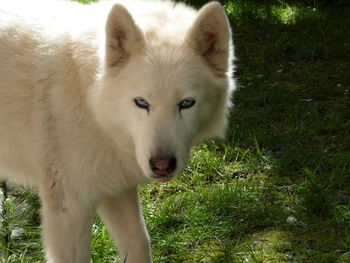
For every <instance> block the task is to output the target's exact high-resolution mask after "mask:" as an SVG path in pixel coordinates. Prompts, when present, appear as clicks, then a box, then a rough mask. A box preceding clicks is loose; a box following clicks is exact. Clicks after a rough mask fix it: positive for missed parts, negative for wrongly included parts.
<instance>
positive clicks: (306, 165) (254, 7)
mask: <svg viewBox="0 0 350 263" xmlns="http://www.w3.org/2000/svg"><path fill="white" fill-rule="evenodd" d="M235 3H238V4H235ZM248 3H249V4H245V6H243V7H242V8H241V9H240V4H242V2H239V1H238V2H236V1H234V2H232V3H227V5H228V7H229V8H228V10H229V12H230V10H231V14H230V16H231V19H232V26H233V35H234V40H235V46H236V56H237V58H238V60H237V63H236V64H237V74H236V76H237V79H238V83H239V87H240V88H239V90H238V91H237V92H236V94H235V96H234V103H235V108H234V109H233V111H232V115H231V124H230V130H229V133H228V134H229V141H232V143H233V144H235V145H239V147H242V148H249V149H252V150H254V149H255V150H256V148H257V145H259V149H260V150H261V149H264V152H263V153H262V155H265V156H268V155H270V156H273V158H274V159H275V160H276V162H275V165H274V167H273V169H272V170H271V171H270V174H269V178H268V179H267V180H270V182H271V184H272V185H275V186H277V187H280V188H281V189H282V188H285V187H289V189H290V194H291V195H292V199H293V204H291V206H292V208H291V209H293V210H295V211H296V213H295V214H298V217H299V218H300V219H301V221H302V222H301V223H300V225H299V227H295V225H294V226H291V225H293V222H289V223H292V224H282V225H281V226H274V225H272V224H271V225H270V227H271V228H273V232H274V231H275V230H276V229H279V230H280V231H282V232H284V233H285V235H284V236H285V238H287V239H289V242H290V244H291V246H292V247H294V251H295V252H293V253H298V255H294V254H293V253H292V252H290V254H288V253H286V259H285V260H286V261H288V255H290V256H291V257H292V258H294V260H298V261H297V262H342V261H337V260H341V259H340V258H341V256H343V257H344V262H346V261H345V260H348V259H349V258H347V259H345V257H346V255H348V253H349V245H350V243H349V240H350V238H349V230H350V224H349V219H350V217H349V213H350V210H349V205H348V204H349V190H350V161H349V160H350V153H349V149H350V132H349V131H350V97H349V96H350V95H349V89H350V86H349V83H350V44H349V43H350V18H349V16H348V13H349V12H350V6H346V5H335V6H330V7H319V8H314V7H308V6H305V5H302V4H297V5H288V4H283V3H281V2H279V4H277V5H272V4H261V3H260V4H254V2H252V1H248ZM247 5H250V6H247ZM278 192H281V190H279V191H278ZM268 197H270V198H271V197H272V198H276V199H277V200H278V198H279V197H278V196H271V194H270V193H268V194H267V197H266V198H268ZM294 219H295V220H297V219H296V218H294ZM294 219H293V218H290V220H292V221H293V220H294ZM295 222H297V221H295ZM253 226H254V224H253ZM240 238H242V237H240ZM215 262H223V261H220V260H218V261H215ZM257 262H264V261H257Z"/></svg>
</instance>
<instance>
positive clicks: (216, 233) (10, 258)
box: [0, 0, 350, 263]
mask: <svg viewBox="0 0 350 263" xmlns="http://www.w3.org/2000/svg"><path fill="white" fill-rule="evenodd" d="M337 2H338V3H340V4H338V5H330V6H325V5H322V3H320V2H319V1H285V2H284V1H273V0H270V1H267V0H266V1H243V0H235V1H225V2H224V3H225V8H226V10H227V12H228V14H229V16H230V19H231V23H232V28H233V35H234V42H235V46H236V56H237V63H236V64H237V73H236V76H237V80H238V85H239V87H240V88H239V89H238V91H237V92H236V94H235V96H234V99H233V100H234V103H235V108H234V109H233V110H232V113H231V116H230V126H229V131H228V136H227V140H225V141H208V142H206V143H204V144H202V145H200V146H198V147H196V148H195V149H194V150H193V151H192V157H191V160H190V162H189V165H188V167H187V168H186V170H185V171H184V172H183V175H182V176H181V177H179V178H178V179H176V180H174V181H173V182H171V183H169V184H150V185H143V186H141V187H140V197H141V203H142V207H143V210H144V213H145V218H146V221H147V225H148V229H149V231H150V236H151V239H152V247H153V254H154V262H155V263H175V262H176V263H178V262H185V263H186V262H189V263H190V262H203V263H206V262H210V263H235V262H256V263H258V262H259V263H267V262H298V263H299V262H300V263H307V262H310V263H311V262H312V263H313V262H314V263H331V262H334V263H345V262H350V202H349V201H350V200H349V199H350V195H349V193H350V150H349V149H350V132H349V131H350V98H349V89H350V86H349V83H350V44H349V43H350V18H349V16H348V14H349V13H350V6H349V5H346V4H344V3H345V1H337ZM341 2H343V4H341ZM38 206H39V204H38V200H37V198H36V197H35V195H33V194H26V193H25V192H22V191H19V192H18V190H16V191H15V190H11V191H9V193H8V199H7V200H6V201H3V205H2V208H3V211H5V212H3V216H2V228H1V231H0V232H1V236H2V242H0V251H1V253H0V262H39V261H40V260H42V256H43V253H42V245H41V241H40V239H39V236H40V234H39V228H38V225H39V223H40V220H39V218H38V214H37V212H35V211H37V210H35V209H34V212H33V209H32V207H35V208H37V207H38ZM23 210H24V212H23ZM33 225H34V226H36V227H33ZM19 228H21V229H23V234H22V235H20V237H17V238H12V237H11V235H9V233H11V232H12V230H13V229H19ZM5 239H7V242H5ZM92 249H93V251H92V256H93V262H101V263H102V262H116V261H115V257H116V252H115V250H114V247H113V245H112V242H111V240H110V238H109V236H108V234H107V232H106V229H105V228H104V226H103V225H102V224H101V223H100V221H99V220H98V219H96V221H95V225H94V229H93V239H92Z"/></svg>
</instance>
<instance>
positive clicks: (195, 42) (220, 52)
mask: <svg viewBox="0 0 350 263" xmlns="http://www.w3.org/2000/svg"><path fill="white" fill-rule="evenodd" d="M186 40H187V41H188V42H189V43H190V45H191V46H192V48H193V49H194V50H195V52H197V53H198V54H199V55H200V56H202V57H203V59H204V60H205V61H206V62H207V63H208V65H209V66H210V67H211V68H212V69H213V70H214V71H215V72H217V73H218V74H220V75H221V74H225V73H226V72H227V71H229V70H230V69H229V67H230V64H231V62H230V61H229V60H230V59H231V52H232V43H231V30H230V25H229V22H228V19H227V16H226V14H225V11H224V9H223V7H222V6H221V5H220V4H219V3H218V2H210V3H208V4H206V5H205V6H203V7H202V8H201V9H200V10H199V12H198V16H197V18H196V20H195V22H194V23H193V25H192V27H191V29H190V30H189V32H188V34H187V38H186Z"/></svg>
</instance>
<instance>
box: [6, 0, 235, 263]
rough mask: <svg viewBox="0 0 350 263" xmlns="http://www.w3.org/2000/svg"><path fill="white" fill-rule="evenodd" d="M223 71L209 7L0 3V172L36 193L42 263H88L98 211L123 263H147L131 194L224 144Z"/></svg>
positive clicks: (224, 31) (221, 18)
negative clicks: (204, 149)
mask: <svg viewBox="0 0 350 263" xmlns="http://www.w3.org/2000/svg"><path fill="white" fill-rule="evenodd" d="M232 60H233V45H232V41H231V30H230V25H229V22H228V19H227V17H226V15H225V12H224V9H223V8H222V6H221V5H220V4H219V3H217V2H210V3H208V4H206V5H205V6H204V7H202V8H201V9H200V10H199V11H196V10H195V9H193V8H191V7H188V6H185V5H184V4H175V3H172V2H170V1H145V2H133V1H125V2H119V3H111V2H101V3H96V4H91V5H81V4H78V3H71V2H64V1H58V2H53V1H49V0H43V1H41V0H32V1H19V0H8V1H5V0H2V1H1V3H0V173H1V176H4V177H5V178H8V179H12V180H14V181H17V182H20V183H25V184H27V185H28V184H29V185H33V186H34V187H36V188H37V189H38V194H39V196H40V198H41V200H42V209H41V214H42V228H43V240H44V244H45V252H46V259H47V261H48V262H49V263H88V262H90V252H89V251H90V249H89V247H90V235H91V228H92V221H93V217H94V214H95V212H96V211H97V212H98V214H99V216H100V217H101V218H102V220H103V221H104V223H105V224H106V226H107V228H108V229H109V232H110V234H111V235H112V236H113V238H114V240H115V242H116V245H117V247H118V248H119V251H120V254H121V257H122V261H123V262H127V263H150V262H152V259H151V249H150V241H149V237H148V234H147V230H146V227H145V223H144V219H143V216H142V214H141V212H140V207H139V202H138V195H137V185H138V184H140V183H145V182H148V181H158V182H168V181H170V180H171V179H172V178H173V177H174V176H175V175H176V174H178V173H179V171H181V169H183V168H184V166H185V164H186V161H187V159H188V156H189V151H190V148H191V146H192V145H193V144H195V143H198V142H200V141H201V140H203V139H206V138H210V137H213V136H223V135H224V132H225V127H226V125H227V115H228V111H229V108H230V97H231V94H232V91H233V90H234V87H235V84H234V80H233V78H232V72H233V63H232Z"/></svg>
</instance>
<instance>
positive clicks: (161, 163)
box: [149, 156, 176, 182]
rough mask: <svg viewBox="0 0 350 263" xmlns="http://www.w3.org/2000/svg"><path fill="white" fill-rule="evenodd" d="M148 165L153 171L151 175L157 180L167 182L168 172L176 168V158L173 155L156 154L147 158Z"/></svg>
mask: <svg viewBox="0 0 350 263" xmlns="http://www.w3.org/2000/svg"><path fill="white" fill-rule="evenodd" d="M149 165H150V168H151V170H152V172H153V173H154V176H152V177H153V178H154V179H156V180H157V181H159V182H168V181H170V179H171V176H170V174H171V173H172V172H174V171H175V169H176V158H175V157H174V156H157V157H152V158H150V159H149Z"/></svg>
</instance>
